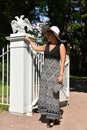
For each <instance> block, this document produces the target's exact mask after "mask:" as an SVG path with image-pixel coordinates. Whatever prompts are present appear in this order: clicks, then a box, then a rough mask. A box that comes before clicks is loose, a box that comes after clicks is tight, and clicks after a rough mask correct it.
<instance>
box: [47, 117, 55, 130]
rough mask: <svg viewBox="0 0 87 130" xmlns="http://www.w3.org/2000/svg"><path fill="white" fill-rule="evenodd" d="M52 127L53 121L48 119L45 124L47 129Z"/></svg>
mask: <svg viewBox="0 0 87 130" xmlns="http://www.w3.org/2000/svg"><path fill="white" fill-rule="evenodd" d="M53 125H54V121H53V120H52V119H49V120H48V122H47V128H49V127H52V126H53Z"/></svg>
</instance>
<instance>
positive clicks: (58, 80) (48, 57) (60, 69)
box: [25, 26, 66, 127]
mask: <svg viewBox="0 0 87 130" xmlns="http://www.w3.org/2000/svg"><path fill="white" fill-rule="evenodd" d="M42 31H43V33H44V34H45V36H46V38H47V40H48V43H47V44H45V45H41V46H37V45H35V44H34V43H33V41H32V40H31V39H30V38H29V37H28V36H25V40H27V41H28V42H29V43H30V45H31V46H32V48H33V49H34V50H36V51H43V52H44V59H45V60H44V67H43V71H42V73H41V80H40V88H39V100H38V111H39V112H40V113H41V115H46V118H47V119H48V122H47V127H52V126H53V125H54V124H55V123H57V122H59V121H60V119H61V112H60V106H59V90H60V87H61V85H62V82H63V73H64V64H65V59H66V49H65V46H64V43H63V42H64V41H63V40H61V39H60V38H59V33H60V30H59V28H58V27H57V26H52V27H43V28H42Z"/></svg>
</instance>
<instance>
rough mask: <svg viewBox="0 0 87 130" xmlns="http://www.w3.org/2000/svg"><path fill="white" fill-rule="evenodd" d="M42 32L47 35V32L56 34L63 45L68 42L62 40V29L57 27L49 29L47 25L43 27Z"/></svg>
mask: <svg viewBox="0 0 87 130" xmlns="http://www.w3.org/2000/svg"><path fill="white" fill-rule="evenodd" d="M42 31H43V33H44V34H45V35H46V32H47V31H51V32H53V33H54V35H55V36H56V38H57V39H58V40H59V41H60V42H62V43H65V42H66V40H61V39H60V37H59V33H60V29H59V28H58V27H57V26H52V27H48V26H46V25H44V26H42Z"/></svg>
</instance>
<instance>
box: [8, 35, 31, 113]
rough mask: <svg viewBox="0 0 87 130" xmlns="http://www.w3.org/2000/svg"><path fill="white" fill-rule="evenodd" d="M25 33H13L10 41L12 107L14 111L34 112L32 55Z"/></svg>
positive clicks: (9, 38) (11, 110) (10, 108)
mask: <svg viewBox="0 0 87 130" xmlns="http://www.w3.org/2000/svg"><path fill="white" fill-rule="evenodd" d="M24 36H25V33H24V34H20V35H19V34H11V35H10V37H7V40H9V41H10V107H9V111H10V112H12V113H19V114H23V113H26V114H27V113H28V115H30V114H32V80H33V78H32V56H31V48H30V47H29V43H26V42H25V41H24Z"/></svg>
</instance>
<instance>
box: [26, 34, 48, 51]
mask: <svg viewBox="0 0 87 130" xmlns="http://www.w3.org/2000/svg"><path fill="white" fill-rule="evenodd" d="M25 40H26V41H28V42H29V44H30V45H31V47H32V48H33V49H34V50H35V51H44V50H45V46H46V45H42V46H37V45H36V44H35V43H34V42H33V41H32V40H31V39H30V38H29V37H28V36H25Z"/></svg>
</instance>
